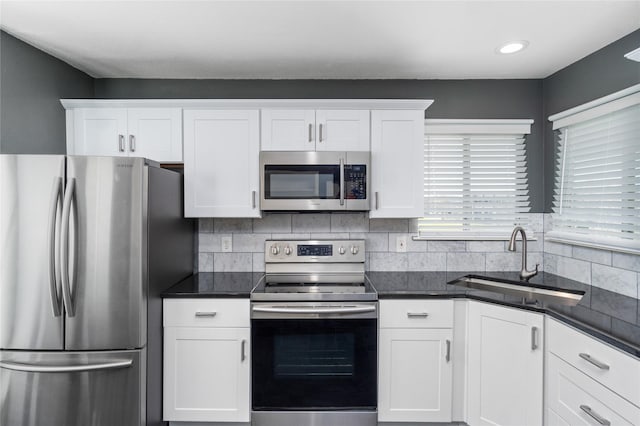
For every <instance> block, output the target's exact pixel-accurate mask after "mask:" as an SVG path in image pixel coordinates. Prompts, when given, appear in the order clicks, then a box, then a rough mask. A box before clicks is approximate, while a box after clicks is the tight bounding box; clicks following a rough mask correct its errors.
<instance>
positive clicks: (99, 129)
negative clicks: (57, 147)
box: [67, 108, 128, 157]
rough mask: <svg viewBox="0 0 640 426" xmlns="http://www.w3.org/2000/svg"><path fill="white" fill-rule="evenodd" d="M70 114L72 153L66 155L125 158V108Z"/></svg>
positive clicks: (82, 109)
mask: <svg viewBox="0 0 640 426" xmlns="http://www.w3.org/2000/svg"><path fill="white" fill-rule="evenodd" d="M73 114H74V115H73V127H74V129H73V144H72V146H73V149H71V150H70V151H73V152H67V154H69V155H106V156H125V157H126V156H127V155H128V151H127V146H126V137H127V110H126V108H78V109H75V110H74V111H73Z"/></svg>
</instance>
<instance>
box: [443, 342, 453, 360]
mask: <svg viewBox="0 0 640 426" xmlns="http://www.w3.org/2000/svg"><path fill="white" fill-rule="evenodd" d="M446 342H447V355H446V356H445V357H444V359H445V360H446V361H447V362H449V361H451V340H449V339H447V340H446Z"/></svg>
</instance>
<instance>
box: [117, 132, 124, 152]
mask: <svg viewBox="0 0 640 426" xmlns="http://www.w3.org/2000/svg"><path fill="white" fill-rule="evenodd" d="M118 150H119V151H120V152H124V135H118Z"/></svg>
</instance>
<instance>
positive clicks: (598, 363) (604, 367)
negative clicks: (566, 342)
mask: <svg viewBox="0 0 640 426" xmlns="http://www.w3.org/2000/svg"><path fill="white" fill-rule="evenodd" d="M578 356H579V357H580V358H582V359H584V360H585V361H587V362H588V363H589V364H592V365H595V366H596V367H598V368H599V369H601V370H608V369H609V366H608V365H607V364H605V363H604V362H601V361H598V360H597V359H595V358H592V357H591V355H589V354H585V353H580V354H578Z"/></svg>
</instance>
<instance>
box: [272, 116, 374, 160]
mask: <svg viewBox="0 0 640 426" xmlns="http://www.w3.org/2000/svg"><path fill="white" fill-rule="evenodd" d="M262 150H263V151H368V150H369V110H347V109H345V110H339V109H327V110H313V109H291V110H289V109H263V110H262Z"/></svg>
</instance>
